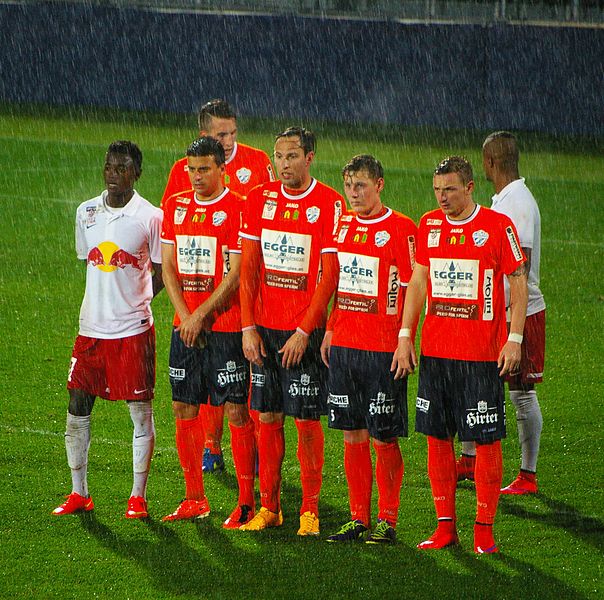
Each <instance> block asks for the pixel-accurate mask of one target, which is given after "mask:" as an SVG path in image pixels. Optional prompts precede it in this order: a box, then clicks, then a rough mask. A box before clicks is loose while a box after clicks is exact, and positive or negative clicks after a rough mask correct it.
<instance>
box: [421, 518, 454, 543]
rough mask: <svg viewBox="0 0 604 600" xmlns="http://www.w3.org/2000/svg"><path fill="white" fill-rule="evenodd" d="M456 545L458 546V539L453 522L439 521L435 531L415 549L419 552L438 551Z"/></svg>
mask: <svg viewBox="0 0 604 600" xmlns="http://www.w3.org/2000/svg"><path fill="white" fill-rule="evenodd" d="M457 544H459V537H458V536H457V529H456V527H455V521H439V522H438V526H437V527H436V531H435V532H434V533H433V534H432V535H431V536H430V537H429V538H428V539H427V540H425V541H423V542H420V543H419V544H418V545H417V547H418V548H419V549H420V550H440V549H441V548H447V547H448V546H456V545H457Z"/></svg>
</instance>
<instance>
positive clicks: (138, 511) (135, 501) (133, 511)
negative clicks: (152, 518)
mask: <svg viewBox="0 0 604 600" xmlns="http://www.w3.org/2000/svg"><path fill="white" fill-rule="evenodd" d="M124 516H125V517H126V519H146V518H147V517H148V516H149V512H148V511H147V501H146V500H145V499H144V498H143V497H142V496H130V500H128V508H127V509H126V514H125V515H124Z"/></svg>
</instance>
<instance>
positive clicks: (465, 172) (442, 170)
mask: <svg viewBox="0 0 604 600" xmlns="http://www.w3.org/2000/svg"><path fill="white" fill-rule="evenodd" d="M448 173H457V174H458V175H459V177H460V178H461V181H462V182H463V184H464V185H468V183H470V181H474V172H473V171H472V165H471V164H470V161H469V160H468V159H467V158H464V157H463V156H447V158H445V159H443V160H441V161H440V162H439V163H438V165H436V169H434V175H447V174H448Z"/></svg>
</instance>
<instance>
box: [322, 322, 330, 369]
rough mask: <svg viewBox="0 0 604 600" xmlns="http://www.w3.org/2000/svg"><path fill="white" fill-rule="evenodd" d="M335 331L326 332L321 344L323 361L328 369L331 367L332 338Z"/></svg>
mask: <svg viewBox="0 0 604 600" xmlns="http://www.w3.org/2000/svg"><path fill="white" fill-rule="evenodd" d="M332 337H333V331H330V330H328V331H326V332H325V335H324V336H323V341H322V342H321V360H322V361H323V364H324V365H325V366H326V367H329V351H330V350H331V338H332Z"/></svg>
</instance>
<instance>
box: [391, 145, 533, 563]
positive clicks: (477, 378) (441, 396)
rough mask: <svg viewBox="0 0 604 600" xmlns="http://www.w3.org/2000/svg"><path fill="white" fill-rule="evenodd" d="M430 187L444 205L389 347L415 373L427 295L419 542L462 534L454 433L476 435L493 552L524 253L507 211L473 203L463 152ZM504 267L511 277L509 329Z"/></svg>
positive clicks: (486, 542) (480, 546) (423, 242)
mask: <svg viewBox="0 0 604 600" xmlns="http://www.w3.org/2000/svg"><path fill="white" fill-rule="evenodd" d="M433 187H434V194H435V196H436V199H437V201H438V204H439V207H440V208H439V209H437V210H433V211H431V212H429V213H426V214H425V215H424V216H423V217H422V219H421V221H420V225H419V231H418V237H417V254H416V264H415V269H414V271H413V276H412V277H411V281H410V282H409V286H408V288H407V295H406V297H405V308H404V312H403V326H402V328H401V331H400V333H399V344H398V348H397V351H396V354H395V356H396V357H397V359H398V361H399V364H400V365H401V366H402V368H401V369H400V371H399V372H398V373H400V374H401V375H406V374H409V373H411V372H413V370H414V368H415V366H416V364H417V360H416V356H415V349H414V346H413V341H412V332H413V330H414V327H415V326H416V325H417V322H418V319H419V314H420V311H421V310H422V307H423V305H424V302H425V300H426V297H427V298H428V304H427V310H426V317H425V321H424V324H423V327H422V336H421V359H420V370H419V372H420V375H419V387H418V392H417V402H416V421H415V428H416V430H417V431H419V432H421V433H424V434H425V435H426V436H427V437H428V477H429V478H430V485H431V487H432V495H433V499H434V506H435V508H436V516H437V518H438V527H437V529H436V531H435V532H434V534H433V535H432V536H431V537H430V538H429V539H428V540H426V541H424V542H421V543H420V544H419V545H418V548H420V549H422V550H425V549H438V548H444V547H445V546H450V545H453V544H457V543H458V541H459V540H458V537H457V528H456V512H455V488H456V486H457V473H456V468H455V454H454V449H453V437H454V436H455V434H456V433H457V434H458V436H459V439H460V440H461V441H475V442H476V443H477V444H476V505H477V510H476V522H475V525H474V552H476V553H479V554H482V553H487V554H489V553H493V552H498V547H497V544H496V543H495V539H494V537H493V522H494V520H495V514H496V512H497V503H498V501H499V489H500V487H501V477H502V459H501V438H503V437H505V406H504V389H503V380H502V379H501V378H502V377H503V376H504V375H507V374H508V373H514V372H515V371H516V370H517V369H518V366H519V364H520V344H521V343H522V330H523V327H524V319H525V315H526V304H527V284H526V281H527V277H526V267H525V260H526V259H525V257H524V255H523V253H522V250H521V248H520V243H519V242H518V236H517V234H516V230H515V228H514V226H513V224H512V222H511V221H510V219H509V218H508V217H506V216H505V215H501V214H499V213H496V212H495V211H493V210H490V209H488V208H484V207H482V206H479V205H477V204H475V203H474V201H473V199H472V191H473V189H474V181H473V175H472V167H471V165H470V163H469V162H468V161H467V160H466V159H464V158H461V157H458V156H453V157H450V158H446V159H445V160H443V161H442V162H441V163H440V164H439V165H438V166H437V167H436V170H435V171H434V177H433ZM504 275H507V276H508V279H509V282H510V311H511V324H510V333H509V336H508V334H507V331H506V323H505V293H504V287H503V280H504ZM398 373H397V374H398Z"/></svg>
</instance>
